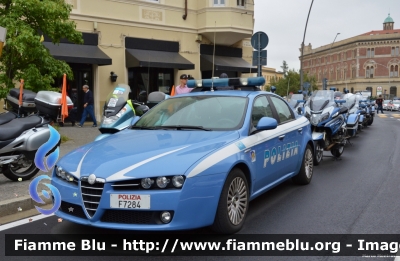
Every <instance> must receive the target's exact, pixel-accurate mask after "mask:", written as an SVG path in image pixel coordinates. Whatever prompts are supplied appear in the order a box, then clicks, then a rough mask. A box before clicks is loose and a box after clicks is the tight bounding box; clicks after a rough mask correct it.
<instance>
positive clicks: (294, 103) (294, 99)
mask: <svg viewBox="0 0 400 261" xmlns="http://www.w3.org/2000/svg"><path fill="white" fill-rule="evenodd" d="M298 100H304V96H303V94H293V95H292V97H290V100H289V104H290V106H292V107H293V108H295V107H296V106H297V105H299V104H298V103H297V101H298Z"/></svg>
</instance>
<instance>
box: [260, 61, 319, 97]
mask: <svg viewBox="0 0 400 261" xmlns="http://www.w3.org/2000/svg"><path fill="white" fill-rule="evenodd" d="M284 64H285V63H284ZM303 82H309V83H311V87H310V90H309V91H313V90H317V89H318V87H317V81H316V79H315V77H310V76H308V75H307V74H304V75H303ZM271 86H275V87H276V94H278V95H280V96H282V97H284V96H287V94H288V93H291V92H292V93H294V94H296V93H298V91H299V90H301V88H300V73H299V72H298V71H295V70H294V69H291V70H289V71H287V75H286V77H285V78H282V79H280V80H275V79H274V78H273V79H272V80H271V82H270V85H267V86H266V90H267V91H269V90H270V89H271ZM288 86H289V91H288Z"/></svg>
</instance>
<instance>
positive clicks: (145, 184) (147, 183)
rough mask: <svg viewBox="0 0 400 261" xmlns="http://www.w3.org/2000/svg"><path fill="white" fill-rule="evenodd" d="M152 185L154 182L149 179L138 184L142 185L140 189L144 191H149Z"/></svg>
mask: <svg viewBox="0 0 400 261" xmlns="http://www.w3.org/2000/svg"><path fill="white" fill-rule="evenodd" d="M153 183H154V180H152V179H150V178H145V179H142V180H141V182H140V184H141V185H142V188H144V189H149V188H151V186H152V185H153Z"/></svg>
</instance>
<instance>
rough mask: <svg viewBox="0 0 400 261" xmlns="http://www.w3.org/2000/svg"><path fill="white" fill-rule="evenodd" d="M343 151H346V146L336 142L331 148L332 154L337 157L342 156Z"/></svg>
mask: <svg viewBox="0 0 400 261" xmlns="http://www.w3.org/2000/svg"><path fill="white" fill-rule="evenodd" d="M343 151H344V146H341V145H339V144H336V145H335V146H333V148H332V149H331V154H332V155H333V156H334V157H336V158H340V156H342V154H343Z"/></svg>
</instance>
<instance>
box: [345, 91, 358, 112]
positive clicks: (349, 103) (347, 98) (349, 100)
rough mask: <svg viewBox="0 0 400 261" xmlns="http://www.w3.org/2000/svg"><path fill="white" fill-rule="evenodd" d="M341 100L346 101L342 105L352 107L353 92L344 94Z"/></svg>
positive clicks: (353, 104)
mask: <svg viewBox="0 0 400 261" xmlns="http://www.w3.org/2000/svg"><path fill="white" fill-rule="evenodd" d="M343 100H345V101H346V103H344V104H343V106H345V107H347V108H348V109H349V110H351V109H352V108H354V106H355V104H356V96H355V95H354V94H351V93H350V94H346V95H344V96H343Z"/></svg>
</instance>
